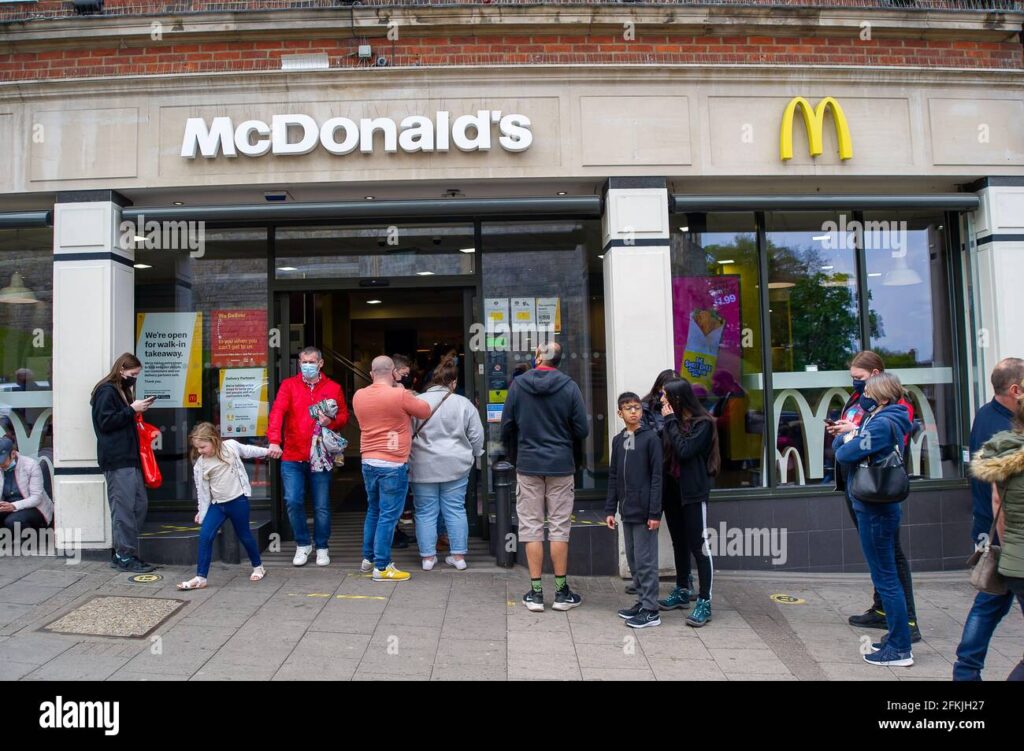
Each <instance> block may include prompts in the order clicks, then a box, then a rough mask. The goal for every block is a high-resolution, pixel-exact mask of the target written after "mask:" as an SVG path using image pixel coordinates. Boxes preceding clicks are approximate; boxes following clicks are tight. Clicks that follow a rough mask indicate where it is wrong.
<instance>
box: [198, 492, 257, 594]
mask: <svg viewBox="0 0 1024 751" xmlns="http://www.w3.org/2000/svg"><path fill="white" fill-rule="evenodd" d="M228 519H230V520H231V526H233V527H234V528H235V534H236V535H238V541H239V542H240V543H242V546H243V547H244V548H245V552H246V553H248V554H249V563H251V564H252V567H253V568H256V567H257V566H259V565H260V549H259V546H258V545H257V544H256V540H255V538H253V536H252V531H251V530H250V529H249V499H248V498H246V497H245V496H244V495H240V496H238V498H236V499H235V500H233V501H228V502H227V503H211V504H210V508H209V509H207V511H206V516H204V517H203V526H202V527H200V529H199V564H198V565H197V566H196V574H198V575H199V576H201V577H203V578H204V579H205V578H206V577H207V576H208V575H209V573H210V561H211V560H212V558H213V541H214V540H216V539H217V532H218V531H219V530H220V528H221V526H222V525H223V524H224V522H225V521H227V520H228Z"/></svg>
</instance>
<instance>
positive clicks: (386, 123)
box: [181, 110, 533, 159]
mask: <svg viewBox="0 0 1024 751" xmlns="http://www.w3.org/2000/svg"><path fill="white" fill-rule="evenodd" d="M495 126H496V127H497V130H498V134H499V135H498V138H497V141H498V145H499V146H500V147H501V148H502V149H504V150H505V151H511V152H518V151H526V149H528V148H530V144H532V143H533V132H532V131H531V130H530V118H528V117H527V116H526V115H519V114H514V113H512V114H507V115H503V114H502V113H501V110H477V113H476V114H475V115H461V116H459V117H456V118H455V119H454V121H453V120H452V117H451V113H450V112H447V111H443V110H442V111H438V112H435V113H434V119H433V120H431V119H430V118H429V117H426V116H424V115H409V116H408V117H406V118H403V119H402V121H401V122H400V123H396V122H395V121H394V120H392V119H391V118H390V117H364V118H361V119H360V120H359V121H358V122H356V121H355V120H351V119H349V118H347V117H332V118H330V119H328V120H325V121H324V122H323V123H317V122H316V120H314V119H313V118H312V117H310V116H309V115H294V114H290V115H274V116H273V117H272V118H271V121H270V124H269V125H268V124H267V123H266V122H264V121H262V120H246V121H244V122H241V123H238V125H235V124H234V123H233V122H232V120H231V118H230V117H215V118H213V120H212V121H211V122H210V124H209V125H207V123H206V119H205V118H202V117H190V118H189V119H188V120H187V121H186V122H185V135H184V138H182V141H181V156H182V157H184V158H185V159H195V158H196V154H197V153H198V154H200V155H201V156H203V157H205V158H207V159H216V158H217V157H218V156H220V155H221V154H223V155H224V156H226V157H237V156H238V155H239V154H241V155H243V156H251V157H257V156H263V155H264V154H268V153H270V154H275V155H282V156H285V155H291V156H295V155H299V154H308V153H309V152H311V151H313V150H314V149H315V148H316V147H317V146H322V147H323V148H324V149H326V150H327V151H328V152H330V153H331V154H336V155H338V156H344V155H345V154H351V153H352V152H354V151H356V150H359V151H360V152H361V153H363V154H372V153H373V150H374V146H375V140H376V134H377V133H380V134H381V137H382V138H383V140H384V152H385V153H387V154H395V153H397V152H398V151H399V150H401V151H404V152H406V153H410V154H411V153H415V152H418V151H422V152H428V153H429V152H435V151H437V152H447V151H448V150H449V148H450V146H451V144H454V145H455V148H457V149H458V150H459V151H489V150H490V148H491V142H492V135H493V134H492V131H493V129H494V128H495Z"/></svg>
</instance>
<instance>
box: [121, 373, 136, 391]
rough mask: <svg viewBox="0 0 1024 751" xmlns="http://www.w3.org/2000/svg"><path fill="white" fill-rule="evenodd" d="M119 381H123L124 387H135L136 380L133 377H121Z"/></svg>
mask: <svg viewBox="0 0 1024 751" xmlns="http://www.w3.org/2000/svg"><path fill="white" fill-rule="evenodd" d="M121 380H123V381H124V385H125V386H127V387H128V388H131V387H132V386H134V385H135V381H136V378H135V376H122V378H121Z"/></svg>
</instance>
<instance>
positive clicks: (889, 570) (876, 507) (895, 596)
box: [832, 373, 914, 667]
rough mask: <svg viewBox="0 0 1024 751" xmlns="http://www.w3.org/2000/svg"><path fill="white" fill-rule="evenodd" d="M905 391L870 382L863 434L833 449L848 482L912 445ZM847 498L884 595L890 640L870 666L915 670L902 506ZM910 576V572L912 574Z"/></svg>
mask: <svg viewBox="0 0 1024 751" xmlns="http://www.w3.org/2000/svg"><path fill="white" fill-rule="evenodd" d="M902 398H903V386H902V385H901V384H900V379H899V378H897V377H896V376H894V375H892V374H891V373H879V374H877V375H873V376H871V377H870V378H868V379H867V383H866V384H865V387H864V395H863V396H862V397H861V402H860V405H861V407H862V408H863V409H864V412H865V417H864V418H863V419H862V420H861V423H860V427H859V428H858V429H857V432H848V433H845V434H843V435H839V436H836V439H835V441H834V443H833V444H832V448H833V449H834V450H835V452H836V462H837V463H840V464H842V465H844V467H845V470H846V471H845V472H844V473H843V474H842V477H843V478H844V480H845V479H849V478H850V477H851V475H852V473H853V470H854V469H855V468H856V466H857V465H858V464H860V463H861V462H863V461H865V460H867V461H868V462H869V463H876V462H877V461H879V460H880V459H884V458H885V457H887V456H888V455H889V454H891V453H892V451H893V449H894V448H899V449H900V450H901V451H902V447H903V446H904V445H905V443H906V438H907V434H908V433H909V432H910V418H909V417H908V415H907V408H906V407H904V406H903V405H902V404H900V401H901V400H902ZM845 491H846V497H847V499H848V500H849V502H850V504H851V505H852V506H853V510H854V513H855V514H856V519H857V531H858V533H859V534H860V544H861V548H862V549H863V551H864V558H865V560H866V561H867V563H868V570H869V571H870V572H871V582H872V583H873V584H874V585H875V590H876V591H877V592H878V593H879V594H880V595H881V601H882V609H883V613H884V617H885V619H886V630H887V632H888V633H887V634H886V635H885V636H884V637H883V638H882V639H881V640H880V641H879V642H876V643H874V644H872V645H871V646H872V650H873V651H872V653H871V654H866V655H864V661H865V662H868V663H870V664H872V665H881V666H891V667H909V666H910V665H913V664H914V655H913V653H912V652H911V649H910V644H911V636H910V627H909V614H908V612H907V611H908V608H907V593H905V592H904V590H903V585H902V583H901V579H900V576H899V566H898V564H897V562H896V545H897V541H898V540H899V536H900V518H901V516H902V509H901V505H900V503H877V502H874V503H872V502H865V501H861V500H859V499H858V498H857V497H855V496H854V495H853V492H852V490H851V488H850V483H849V482H846V483H845ZM908 575H909V571H908Z"/></svg>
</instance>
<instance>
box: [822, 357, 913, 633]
mask: <svg viewBox="0 0 1024 751" xmlns="http://www.w3.org/2000/svg"><path fill="white" fill-rule="evenodd" d="M884 372H885V363H884V362H883V361H882V358H881V357H879V356H878V355H877V354H876V353H874V352H872V351H870V350H864V351H863V352H858V353H857V354H856V355H854V357H853V360H851V361H850V378H852V379H853V394H852V395H851V396H850V399H849V401H847V402H846V404H845V405H844V406H843V411H842V413H841V415H840V419H839V420H838V421H836V422H835V423H834V424H831V425H826V430H828V432H829V433H830V434H831V435H832V436H833V437H836V436H842V435H847V434H850V433H853V432H854V431H856V430H857V429H858V428H859V427H860V425H861V424H862V423H863V422H864V417H865V415H866V414H867V412H868V411H870V410H868V409H867V408H866V407H865V404H869V405H870V404H872V402H871V401H870V397H867V396H865V394H864V386H865V383H866V382H867V380H868V379H869V378H871V377H872V376H876V375H878V374H879V373H884ZM896 403H897V404H899V405H901V406H902V407H903V408H904V409H906V411H907V419H908V420H909V421H910V424H911V425H913V424H914V406H913V405H912V404H911V403H910V402H909V400H907V398H906V397H905V396H903V395H902V394H901V396H900V398H899V400H898V401H897V402H896ZM909 437H910V433H909V432H908V433H907V435H906V436H905V437H904V441H903V448H904V450H905V449H906V447H907V444H908V442H909ZM835 471H836V488H837V489H842V488H843V487H844V486H845V484H846V479H847V477H846V473H847V471H848V470H847V468H846V467H844V466H843V465H842V463H841V462H839V461H836V468H835ZM846 510H847V511H848V512H849V514H850V518H851V519H853V525H854V527H856V526H857V524H858V519H857V514H856V513H855V512H854V508H853V504H852V503H851V502H850V498H849V496H847V498H846ZM895 545H896V570H897V571H898V572H899V577H900V584H901V585H902V587H903V592H904V594H905V595H906V600H907V615H908V617H909V619H910V636H911V640H912V641H914V642H918V641H921V629H920V628H919V627H918V625H917V608H916V606H915V604H914V584H913V581H912V580H911V576H910V563H909V562H908V561H907V557H906V555H904V554H903V548H902V546H901V545H900V538H899V535H897V536H896V542H895ZM849 621H850V625H851V626H860V627H862V628H887V625H886V617H885V610H884V609H883V607H882V598H881V597H880V596H879V594H878V590H877V589H876V590H875V591H874V593H873V596H872V602H871V607H870V608H868V609H867V610H866V611H864V612H863V613H861V614H860V615H851V616H850V618H849Z"/></svg>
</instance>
